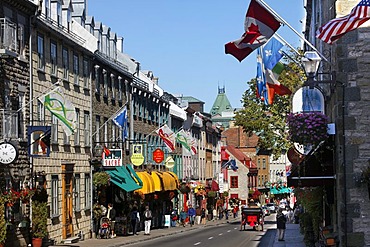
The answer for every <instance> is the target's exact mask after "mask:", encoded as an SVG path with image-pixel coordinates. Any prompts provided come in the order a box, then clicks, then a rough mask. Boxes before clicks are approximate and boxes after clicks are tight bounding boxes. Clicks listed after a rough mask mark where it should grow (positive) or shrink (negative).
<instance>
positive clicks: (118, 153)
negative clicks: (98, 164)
mask: <svg viewBox="0 0 370 247" xmlns="http://www.w3.org/2000/svg"><path fill="white" fill-rule="evenodd" d="M109 151H110V154H109V155H106V154H105V153H104V152H103V166H122V165H123V164H122V149H109Z"/></svg>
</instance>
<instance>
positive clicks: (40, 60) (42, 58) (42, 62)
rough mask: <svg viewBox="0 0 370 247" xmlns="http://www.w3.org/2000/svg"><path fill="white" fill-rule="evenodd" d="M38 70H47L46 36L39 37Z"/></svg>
mask: <svg viewBox="0 0 370 247" xmlns="http://www.w3.org/2000/svg"><path fill="white" fill-rule="evenodd" d="M37 55H38V61H37V68H38V69H40V70H44V69H45V53H44V36H42V35H41V34H39V35H37Z"/></svg>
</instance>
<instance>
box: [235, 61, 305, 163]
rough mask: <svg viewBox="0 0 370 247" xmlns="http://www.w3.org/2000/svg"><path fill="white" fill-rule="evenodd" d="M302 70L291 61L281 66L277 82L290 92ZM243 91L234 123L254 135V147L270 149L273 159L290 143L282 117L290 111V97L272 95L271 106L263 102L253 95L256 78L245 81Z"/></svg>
mask: <svg viewBox="0 0 370 247" xmlns="http://www.w3.org/2000/svg"><path fill="white" fill-rule="evenodd" d="M302 75H303V71H302V69H301V68H300V67H298V66H297V64H295V63H293V62H291V63H289V64H288V65H286V66H285V70H284V71H283V72H282V73H281V75H280V77H279V81H280V83H281V84H283V85H284V86H286V87H288V88H289V89H290V90H291V91H292V92H294V91H295V90H296V89H297V88H299V87H300V86H301V85H302ZM247 84H248V89H247V90H246V91H245V92H244V95H243V99H242V103H243V108H242V109H241V110H240V111H238V112H236V116H235V124H236V125H239V126H242V127H243V130H244V132H245V133H247V134H249V135H250V136H251V135H253V134H256V135H257V136H258V137H259V139H258V144H257V145H258V148H259V149H261V150H269V151H271V153H272V155H273V156H274V158H278V157H279V156H280V155H281V154H282V152H283V151H284V150H288V149H289V147H290V146H291V143H290V142H289V141H288V129H287V125H286V117H287V115H288V113H289V112H290V110H291V107H290V105H291V102H290V96H287V95H284V96H279V95H277V94H275V97H274V102H273V104H272V105H265V104H264V102H263V101H262V100H261V99H259V98H257V96H256V95H257V93H256V91H257V84H256V79H252V80H251V81H249V82H248V83H247Z"/></svg>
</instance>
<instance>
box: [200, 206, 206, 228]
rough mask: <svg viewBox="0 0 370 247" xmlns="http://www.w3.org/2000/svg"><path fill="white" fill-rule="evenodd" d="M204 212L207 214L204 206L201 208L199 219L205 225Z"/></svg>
mask: <svg viewBox="0 0 370 247" xmlns="http://www.w3.org/2000/svg"><path fill="white" fill-rule="evenodd" d="M206 214H207V212H206V210H205V209H204V208H202V215H201V216H200V219H201V222H202V224H203V225H205V224H206V222H207V220H206Z"/></svg>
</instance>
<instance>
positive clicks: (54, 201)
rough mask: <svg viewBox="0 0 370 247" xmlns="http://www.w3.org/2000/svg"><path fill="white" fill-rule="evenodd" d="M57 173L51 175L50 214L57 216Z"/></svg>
mask: <svg viewBox="0 0 370 247" xmlns="http://www.w3.org/2000/svg"><path fill="white" fill-rule="evenodd" d="M58 180H59V179H58V175H52V176H51V216H52V217H56V216H59V208H58V203H59V193H58Z"/></svg>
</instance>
